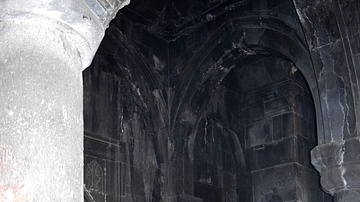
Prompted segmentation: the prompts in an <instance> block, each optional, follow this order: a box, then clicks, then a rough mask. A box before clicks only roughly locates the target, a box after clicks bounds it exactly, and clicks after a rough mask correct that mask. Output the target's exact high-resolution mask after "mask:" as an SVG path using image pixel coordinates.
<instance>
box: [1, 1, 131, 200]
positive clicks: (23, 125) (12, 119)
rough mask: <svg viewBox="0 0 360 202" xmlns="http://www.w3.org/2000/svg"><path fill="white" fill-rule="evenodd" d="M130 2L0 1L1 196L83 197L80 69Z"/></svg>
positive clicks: (86, 63) (86, 64)
mask: <svg viewBox="0 0 360 202" xmlns="http://www.w3.org/2000/svg"><path fill="white" fill-rule="evenodd" d="M127 3H129V1H126V2H122V1H119V0H111V1H110V0H108V1H107V0H85V1H82V0H26V1H23V0H12V1H0V106H1V107H0V199H2V200H4V201H16V202H17V201H19V202H20V201H44V202H47V201H63V202H73V201H82V200H83V120H82V88H83V87H82V79H81V72H82V70H83V69H84V68H85V67H87V66H88V65H89V64H90V62H91V60H92V57H93V55H94V54H95V51H96V49H97V47H98V45H99V43H100V41H101V40H102V37H103V35H104V31H105V29H106V27H107V26H108V23H109V22H110V20H111V19H112V18H113V17H114V16H115V14H116V12H117V11H118V10H119V9H120V8H121V7H123V6H124V5H126V4H127Z"/></svg>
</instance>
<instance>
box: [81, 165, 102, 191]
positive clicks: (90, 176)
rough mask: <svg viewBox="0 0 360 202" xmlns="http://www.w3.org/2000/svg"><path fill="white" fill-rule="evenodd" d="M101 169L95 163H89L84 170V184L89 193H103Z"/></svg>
mask: <svg viewBox="0 0 360 202" xmlns="http://www.w3.org/2000/svg"><path fill="white" fill-rule="evenodd" d="M103 176H104V175H103V169H102V168H101V166H100V165H99V164H98V163H97V162H96V161H95V160H93V161H91V162H90V163H88V164H87V165H86V169H85V179H86V180H85V184H86V188H87V189H88V190H89V191H96V192H100V193H102V192H103V187H104V186H103V184H104V183H103V181H104V177H103Z"/></svg>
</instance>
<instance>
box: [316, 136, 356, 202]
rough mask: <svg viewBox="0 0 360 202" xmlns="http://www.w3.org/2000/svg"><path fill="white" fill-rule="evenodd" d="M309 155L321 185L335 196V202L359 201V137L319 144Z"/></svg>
mask: <svg viewBox="0 0 360 202" xmlns="http://www.w3.org/2000/svg"><path fill="white" fill-rule="evenodd" d="M311 156H312V164H313V165H314V166H315V168H316V169H317V170H318V171H319V172H320V175H321V185H322V187H323V188H324V190H325V191H326V192H328V193H330V194H331V195H333V196H334V197H335V202H356V201H360V139H359V138H354V139H348V140H344V141H342V142H331V143H328V144H323V145H319V146H317V147H315V148H314V149H313V150H312V152H311Z"/></svg>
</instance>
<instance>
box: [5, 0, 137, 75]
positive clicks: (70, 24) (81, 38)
mask: <svg viewBox="0 0 360 202" xmlns="http://www.w3.org/2000/svg"><path fill="white" fill-rule="evenodd" d="M129 3H130V0H26V1H23V0H12V1H0V21H11V22H13V23H23V24H33V23H38V24H41V25H42V26H45V25H48V27H51V28H54V27H55V28H56V29H58V30H60V31H61V32H62V33H63V34H64V35H65V36H66V40H68V41H70V42H71V43H72V44H73V45H74V46H75V47H76V48H77V49H78V52H79V54H80V57H81V60H82V66H83V68H86V67H88V66H89V65H90V63H91V61H92V58H93V56H94V55H95V52H96V50H97V49H98V47H99V45H100V42H101V40H102V39H103V37H104V35H105V29H106V28H107V27H108V26H109V23H110V21H111V20H112V19H113V18H114V17H115V15H116V13H117V12H118V11H119V9H121V8H122V7H124V6H126V5H127V4H129ZM0 29H1V27H0Z"/></svg>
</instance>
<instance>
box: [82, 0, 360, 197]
mask: <svg viewBox="0 0 360 202" xmlns="http://www.w3.org/2000/svg"><path fill="white" fill-rule="evenodd" d="M206 2H207V3H206ZM293 2H294V4H293ZM304 2H305V1H304ZM354 2H356V1H349V2H348V3H342V2H340V3H339V5H340V6H341V8H342V7H344V8H345V7H346V9H347V10H351V5H352V6H354V7H356V6H358V3H354ZM302 3H303V2H302V1H301V2H300V1H287V0H280V1H266V0H259V1H230V0H228V1H216V0H214V1H199V2H197V3H193V2H190V1H183V2H182V3H179V2H178V1H176V2H175V3H171V2H170V1H165V0H164V1H154V2H150V3H149V2H143V1H141V0H136V1H135V0H134V1H133V2H132V4H131V5H130V6H129V8H125V9H123V10H122V11H121V12H120V13H119V15H118V16H117V18H116V19H115V20H114V21H113V22H112V24H111V26H110V28H109V29H108V30H107V33H106V37H105V38H104V41H103V42H102V45H101V47H100V49H99V51H98V53H97V55H96V56H95V58H94V61H93V63H92V65H91V66H90V67H89V68H88V69H86V70H85V71H84V105H85V106H84V120H85V148H84V150H85V151H84V152H85V161H84V169H85V176H84V182H85V184H86V188H87V190H88V191H89V193H90V194H91V195H92V196H93V197H94V199H96V200H95V201H105V200H106V201H129V202H130V201H174V202H175V201H186V202H192V201H194V202H200V201H203V202H204V201H213V202H215V201H224V202H228V201H245V202H247V201H249V202H250V201H261V202H263V201H266V202H268V201H319V202H329V201H332V198H331V197H330V196H329V195H326V194H325V193H324V192H323V191H322V190H321V188H320V184H319V175H318V173H317V172H316V171H315V170H314V168H313V166H312V165H311V163H310V150H311V149H312V148H313V147H315V146H316V145H317V144H318V141H319V142H323V141H325V138H321V139H320V140H319V139H318V138H317V135H319V134H318V133H317V132H319V131H320V132H324V131H325V132H326V131H329V130H330V129H329V127H327V128H326V130H325V129H324V126H326V124H329V123H325V122H326V120H323V119H321V118H319V116H320V117H321V115H322V114H326V113H328V111H327V110H328V109H326V108H324V106H323V105H322V104H323V103H321V102H324V99H327V97H328V96H330V97H331V95H330V94H331V93H335V94H336V97H333V98H335V99H334V100H335V101H336V100H340V101H341V102H338V103H344V102H346V103H349V105H348V106H350V108H351V106H353V105H354V103H355V101H356V98H354V99H353V98H352V96H355V97H356V95H355V94H351V93H350V90H349V89H350V86H351V82H348V80H347V79H348V76H349V75H345V74H347V73H346V72H342V71H341V72H340V73H341V74H339V75H345V76H344V77H343V79H344V80H346V81H345V82H343V81H342V79H339V78H337V77H336V74H335V73H336V72H337V73H339V71H340V70H339V69H331V68H332V67H333V66H334V65H335V64H341V66H343V63H344V61H345V60H344V58H343V59H341V58H340V57H342V56H341V55H336V53H340V52H341V51H342V50H341V49H339V47H340V46H339V43H340V41H337V39H338V38H339V33H338V31H339V30H337V29H338V28H336V25H335V24H332V23H333V22H331V21H321V20H320V22H319V24H316V26H315V28H318V29H320V28H321V27H322V26H330V28H334V31H333V32H331V33H330V32H320V31H318V30H317V32H316V33H317V34H319V36H323V35H322V34H324V36H329V37H325V38H321V40H322V39H324V40H325V39H328V40H329V41H321V40H320V41H316V37H315V36H314V35H312V34H314V33H315V32H314V30H313V29H314V28H313V27H310V28H309V27H308V26H310V25H311V26H314V25H312V24H311V22H312V21H314V22H315V21H316V19H317V17H316V15H315V14H319V13H318V12H320V11H318V10H315V11H314V10H311V9H310V10H307V9H308V8H306V4H302ZM195 4H196V5H195ZM321 5H326V3H325V2H322V3H320V4H317V5H316V6H321ZM186 8H190V10H191V12H190V10H186ZM335 8H337V7H335ZM339 8H340V7H339ZM322 9H323V10H324V11H328V12H324V15H325V17H326V16H328V15H330V14H331V13H332V12H335V13H337V12H339V11H336V9H335V11H333V9H334V7H331V8H327V7H326V6H325V7H322ZM300 11H301V12H304V13H305V14H309V13H310V14H314V12H315V14H314V15H310V14H309V15H306V16H307V17H309V18H305V17H304V16H305V14H303V15H301V13H300ZM337 14H339V13H337ZM341 15H342V18H343V19H344V23H345V25H344V27H346V28H347V29H345V30H346V33H347V34H348V36H349V37H350V38H351V39H354V43H357V41H356V36H358V31H356V30H357V29H354V30H353V29H349V27H353V26H354V27H356V23H358V22H357V19H358V18H357V17H354V18H350V17H346V16H345V13H341ZM298 16H300V21H299V18H298ZM338 17H339V16H338ZM304 19H305V20H304ZM309 19H310V21H307V20H309ZM358 24H359V23H358ZM318 25H319V26H318ZM320 25H321V26H320ZM317 26H318V27H317ZM335 28H336V29H335ZM331 30H332V29H331ZM336 30H337V31H336ZM330 35H331V37H330ZM319 39H320V38H319ZM327 42H331V44H330V45H326V44H327ZM318 43H319V44H318ZM350 44H351V43H349V45H350ZM351 45H353V46H352V48H351V50H352V51H351V53H350V52H349V53H348V54H351V59H352V61H353V62H354V63H356V61H357V59H356V57H357V55H358V54H357V53H356V47H357V46H356V44H351ZM334 50H335V51H334ZM327 51H328V52H327ZM337 51H338V52H337ZM327 53H329V54H330V53H331V54H330V55H329V54H327ZM341 53H342V52H341ZM342 54H343V53H342ZM331 55H336V56H337V57H339V59H336V58H337V57H336V58H335V60H332V59H331V58H333V56H331ZM345 55H346V54H345ZM328 56H329V57H330V58H328V59H326V57H328ZM332 62H334V63H332ZM320 63H322V64H325V65H330V66H326V68H328V67H331V68H328V69H326V68H325V70H324V71H323V70H322V69H321V68H320V66H321V65H320V66H319V64H320ZM329 63H331V64H329ZM313 65H314V67H315V68H314V67H313ZM317 68H318V69H317ZM319 68H320V69H319ZM314 70H315V71H314ZM333 70H334V71H333ZM334 72H335V73H334ZM350 77H351V78H349V80H351V79H353V78H352V76H350ZM322 79H324V80H322ZM318 81H320V86H317V82H318ZM355 83H356V82H353V84H354V85H355ZM342 87H344V88H342ZM352 88H357V87H355V86H353V87H352ZM319 89H320V90H329V91H326V92H325V91H321V92H319V91H318V90H319ZM333 90H334V91H333ZM339 92H340V93H339ZM345 92H346V93H345ZM345 94H346V95H349V96H348V97H346V98H345V97H344V96H345ZM350 94H351V96H350ZM321 96H323V97H321ZM337 98H339V99H337ZM330 100H332V99H330ZM320 103H321V104H320ZM339 109H340V108H335V109H334V110H335V111H334V114H337V112H336V110H339ZM339 113H340V115H341V116H337V117H331V118H330V119H329V120H330V121H332V122H333V123H336V124H337V125H338V122H337V121H338V120H337V119H341V120H342V118H343V117H344V116H345V115H346V116H347V120H353V119H354V116H355V115H354V114H352V113H345V114H342V113H344V112H339ZM330 114H331V113H330ZM315 115H316V116H315ZM319 120H321V122H319ZM339 122H341V121H339ZM330 123H331V122H330ZM341 123H343V122H341ZM336 124H335V125H336ZM332 127H334V126H332ZM353 127H354V126H353V125H351V124H350V125H349V126H348V128H345V129H344V130H347V131H346V133H344V134H345V135H346V136H347V137H350V136H351V135H354V133H353V131H354V128H353ZM330 128H331V127H330ZM337 130H338V128H337ZM321 137H322V136H321Z"/></svg>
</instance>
